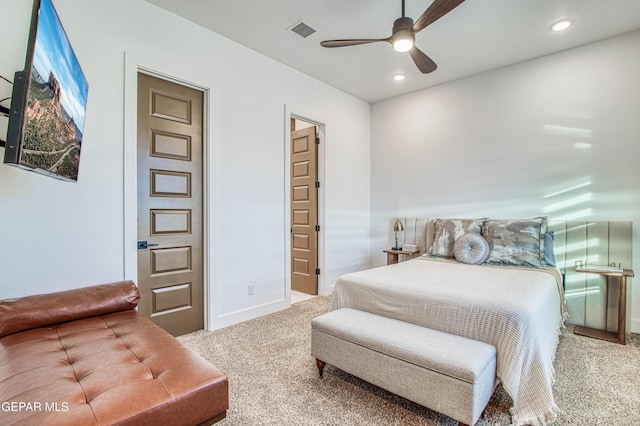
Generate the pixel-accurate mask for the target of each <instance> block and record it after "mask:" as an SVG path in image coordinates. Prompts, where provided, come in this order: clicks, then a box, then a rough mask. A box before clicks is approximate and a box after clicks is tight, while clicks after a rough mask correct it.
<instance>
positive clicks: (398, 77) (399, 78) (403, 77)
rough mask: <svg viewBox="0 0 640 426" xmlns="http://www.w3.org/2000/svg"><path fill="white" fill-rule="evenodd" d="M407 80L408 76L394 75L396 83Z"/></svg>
mask: <svg viewBox="0 0 640 426" xmlns="http://www.w3.org/2000/svg"><path fill="white" fill-rule="evenodd" d="M405 78H407V76H406V75H404V74H394V75H393V79H394V80H395V81H402V80H404V79H405Z"/></svg>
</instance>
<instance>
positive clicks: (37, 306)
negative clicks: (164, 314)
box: [0, 281, 229, 426]
mask: <svg viewBox="0 0 640 426" xmlns="http://www.w3.org/2000/svg"><path fill="white" fill-rule="evenodd" d="M138 300H139V293H138V289H137V287H136V286H135V284H134V283H133V282H131V281H123V282H119V283H113V284H104V285H99V286H94V287H86V288H81V289H76V290H69V291H64V292H58V293H52V294H42V295H36V296H28V297H23V298H20V299H13V300H3V301H0V404H1V406H0V423H1V424H2V425H14V424H16V425H17V424H19V425H45V424H46V425H65V426H69V425H82V426H85V425H112V424H120V425H172V426H173V425H197V424H211V423H214V422H216V421H218V420H220V419H223V418H224V417H225V415H226V410H227V408H228V407H229V399H228V382H227V378H226V377H225V375H224V374H222V373H221V372H220V371H219V370H218V369H217V368H215V367H214V366H213V365H211V364H210V363H209V362H207V361H206V360H204V359H203V358H201V357H200V356H199V355H197V354H195V353H194V352H192V351H191V350H189V349H188V348H186V347H185V346H183V345H182V344H181V343H180V342H179V341H178V340H177V339H175V338H174V337H173V336H171V335H170V334H168V333H167V332H165V331H164V330H162V329H161V328H160V327H158V326H156V325H155V324H153V323H152V322H151V321H150V320H149V319H147V318H145V317H144V316H142V315H141V314H140V313H138V311H136V310H135V307H136V306H137V304H138Z"/></svg>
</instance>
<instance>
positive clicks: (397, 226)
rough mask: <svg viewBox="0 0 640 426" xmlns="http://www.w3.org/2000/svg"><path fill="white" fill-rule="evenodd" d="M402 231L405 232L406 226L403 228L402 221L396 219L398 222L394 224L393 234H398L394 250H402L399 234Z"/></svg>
mask: <svg viewBox="0 0 640 426" xmlns="http://www.w3.org/2000/svg"><path fill="white" fill-rule="evenodd" d="M402 231H404V226H402V222H400V219H396V222H395V223H394V224H393V232H395V234H396V245H395V247H393V249H394V250H402V247H400V246H398V232H402Z"/></svg>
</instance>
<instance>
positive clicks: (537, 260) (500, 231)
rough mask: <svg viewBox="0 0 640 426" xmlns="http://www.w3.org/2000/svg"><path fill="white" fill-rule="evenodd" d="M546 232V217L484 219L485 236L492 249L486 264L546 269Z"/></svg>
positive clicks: (483, 231)
mask: <svg viewBox="0 0 640 426" xmlns="http://www.w3.org/2000/svg"><path fill="white" fill-rule="evenodd" d="M546 233H547V218H546V217H536V218H533V219H501V220H485V221H484V223H483V225H482V236H483V237H484V238H485V239H486V240H487V243H489V248H490V250H491V252H490V253H489V258H488V259H487V263H489V264H492V265H510V266H532V267H536V268H544V267H545V266H546V264H545V262H544V246H545V244H544V236H545V234H546Z"/></svg>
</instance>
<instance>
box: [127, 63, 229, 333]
mask: <svg viewBox="0 0 640 426" xmlns="http://www.w3.org/2000/svg"><path fill="white" fill-rule="evenodd" d="M124 63H125V67H124V68H125V69H124V146H123V151H124V152H123V158H124V163H123V191H124V199H123V210H124V217H123V226H124V232H123V234H124V235H123V239H124V241H123V244H124V248H123V252H124V271H123V275H124V279H125V280H132V281H134V282H137V280H138V249H137V240H138V178H137V176H138V174H137V168H138V155H137V148H138V137H137V132H138V119H137V105H138V73H139V72H140V73H144V74H149V75H151V76H153V77H157V78H161V79H163V80H167V81H170V82H173V83H177V84H181V85H183V86H188V87H191V88H194V89H197V90H201V91H202V92H204V101H203V127H204V129H203V138H202V169H203V170H202V196H203V198H202V209H203V211H202V220H203V223H202V229H203V245H202V248H203V253H202V254H203V262H202V263H203V268H204V270H203V277H202V279H203V287H204V288H203V298H204V309H203V311H204V324H205V329H207V330H212V329H214V328H215V324H214V322H215V320H216V319H217V318H218V313H219V310H218V298H217V297H215V295H217V294H218V279H217V271H218V268H217V259H218V249H217V245H216V243H215V241H216V240H215V238H212V236H214V235H217V233H218V229H217V216H218V215H217V211H218V209H217V191H215V188H216V183H217V181H218V179H217V176H215V170H214V171H213V173H211V172H212V168H211V166H212V165H213V164H215V161H216V159H217V158H218V155H217V152H218V144H217V142H218V139H217V133H216V131H217V129H218V125H217V124H218V123H217V110H216V105H217V85H216V83H215V82H213V81H211V80H210V79H209V78H206V77H203V76H201V75H195V74H193V73H192V72H191V71H187V70H185V69H180V68H174V67H172V66H170V65H167V64H164V63H162V62H158V61H155V60H153V59H149V58H145V57H141V56H138V55H134V54H131V53H128V52H125V55H124Z"/></svg>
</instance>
